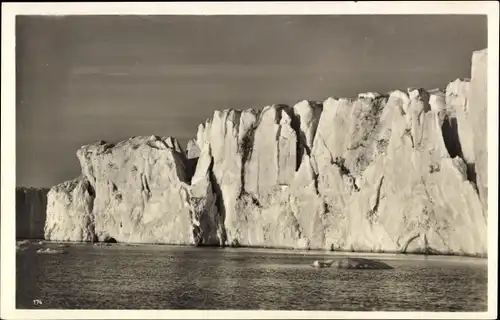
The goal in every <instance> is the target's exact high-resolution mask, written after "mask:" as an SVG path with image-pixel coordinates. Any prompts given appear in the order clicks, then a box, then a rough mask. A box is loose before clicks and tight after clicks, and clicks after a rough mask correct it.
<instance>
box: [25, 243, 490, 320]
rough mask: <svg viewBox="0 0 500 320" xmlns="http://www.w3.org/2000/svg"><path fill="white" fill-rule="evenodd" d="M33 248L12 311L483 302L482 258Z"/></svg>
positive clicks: (442, 307)
mask: <svg viewBox="0 0 500 320" xmlns="http://www.w3.org/2000/svg"><path fill="white" fill-rule="evenodd" d="M53 246H55V245H44V247H53ZM38 248H39V246H34V245H30V246H28V249H27V250H25V251H22V252H18V253H17V286H16V288H17V290H16V303H17V308H21V309H24V308H67V309H69V308H90V309H272V310H290V309H292V310H335V311H341V310H342V311H373V310H378V311H389V310H401V311H407V310H422V311H486V309H487V262H486V260H481V259H473V258H458V257H428V258H426V257H424V256H396V255H372V256H370V255H362V257H366V258H374V259H378V260H381V261H384V262H386V263H388V264H389V265H391V266H393V267H394V269H393V270H337V269H330V268H325V269H315V268H313V267H311V266H310V264H311V263H312V261H314V260H316V259H326V258H332V257H333V258H335V257H337V255H332V254H328V255H327V254H322V253H318V252H315V253H311V252H296V251H279V250H258V249H255V250H254V249H252V250H250V249H220V248H192V247H170V246H152V245H151V246H150V245H141V246H126V245H120V244H115V245H112V246H108V247H97V246H92V245H85V244H73V245H70V247H68V248H64V249H65V250H66V251H67V254H37V253H35V251H36V250H37V249H38ZM342 256H344V255H341V256H338V257H342ZM356 256H358V255H356ZM34 299H39V300H41V302H42V305H39V306H34V304H33V300H34Z"/></svg>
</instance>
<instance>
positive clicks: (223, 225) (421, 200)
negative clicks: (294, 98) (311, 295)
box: [45, 50, 487, 255]
mask: <svg viewBox="0 0 500 320" xmlns="http://www.w3.org/2000/svg"><path fill="white" fill-rule="evenodd" d="M486 54H487V53H486V50H483V51H480V52H476V53H474V56H473V59H472V62H473V64H472V77H471V80H470V81H469V80H456V81H454V82H451V83H450V84H449V85H448V86H447V88H446V90H444V91H440V90H431V91H426V90H423V89H419V88H410V89H408V90H407V91H399V90H396V91H393V92H390V93H388V94H378V93H364V94H360V95H359V96H358V97H357V98H355V99H345V98H329V99H327V100H326V101H324V102H322V103H317V102H310V101H301V102H299V103H297V104H296V105H295V106H293V107H289V106H285V105H271V106H267V107H265V108H263V109H262V110H252V109H248V110H243V111H240V110H232V109H229V110H223V111H215V113H214V115H213V117H212V118H211V119H208V120H207V121H206V122H205V123H203V124H200V126H199V127H198V132H197V136H196V139H194V140H192V141H190V142H189V144H188V148H187V152H184V151H183V150H182V149H181V147H180V146H179V144H178V142H177V141H176V140H175V139H173V138H166V137H157V136H151V137H134V138H131V139H129V140H127V141H122V142H120V143H118V144H116V145H114V144H109V143H106V142H99V143H94V144H90V145H86V146H83V147H82V148H80V149H79V150H78V151H77V157H78V159H79V161H80V165H81V168H82V174H81V176H80V177H79V178H77V179H75V180H73V181H69V182H65V183H63V184H60V185H58V186H55V187H53V188H52V189H51V190H50V192H49V194H48V199H49V200H48V207H47V220H46V224H45V238H46V239H48V240H73V241H96V240H99V241H105V240H107V239H111V238H113V239H115V240H117V241H122V242H147V243H168V244H196V245H233V246H263V247H288V248H310V249H329V250H342V251H345V250H348V251H371V252H382V251H385V252H387V251H390V252H427V253H447V254H471V255H485V254H486V251H487V234H486V219H487V215H486V212H487V207H486V203H487V200H486V199H487V198H486V192H487V161H486V157H487V149H486V125H485V123H486V108H487V106H486Z"/></svg>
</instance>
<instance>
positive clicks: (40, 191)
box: [16, 187, 49, 239]
mask: <svg viewBox="0 0 500 320" xmlns="http://www.w3.org/2000/svg"><path fill="white" fill-rule="evenodd" d="M47 192H49V189H47V188H23V187H18V188H16V238H17V239H43V237H44V232H43V228H44V225H45V214H46V210H47Z"/></svg>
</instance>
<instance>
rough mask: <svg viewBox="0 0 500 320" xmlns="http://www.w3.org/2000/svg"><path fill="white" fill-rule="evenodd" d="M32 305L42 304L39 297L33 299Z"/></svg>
mask: <svg viewBox="0 0 500 320" xmlns="http://www.w3.org/2000/svg"><path fill="white" fill-rule="evenodd" d="M33 305H35V306H41V305H42V300H40V299H35V300H33Z"/></svg>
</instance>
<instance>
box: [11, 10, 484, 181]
mask: <svg viewBox="0 0 500 320" xmlns="http://www.w3.org/2000/svg"><path fill="white" fill-rule="evenodd" d="M486 47H487V25H486V17H485V16H373V15H372V16H368V15H363V16H348V15H343V16H154V17H153V16H149V17H145V16H143V17H139V16H72V17H35V16H31V17H28V16H25V17H18V18H17V21H16V51H17V61H16V67H17V79H16V81H17V106H16V135H17V136H16V146H17V150H16V156H17V172H16V174H17V183H16V184H17V185H18V186H52V185H55V184H57V183H59V182H62V181H64V180H67V179H71V178H73V177H75V176H77V175H78V174H79V172H80V167H79V164H78V161H77V159H76V155H75V152H76V150H77V148H78V147H80V146H81V145H83V144H87V143H90V142H93V141H96V140H107V141H112V142H113V141H117V140H121V139H126V138H128V137H130V136H135V135H151V134H156V135H165V136H174V137H176V138H178V139H179V141H180V142H181V144H182V145H183V146H185V143H186V142H187V141H188V140H189V139H191V138H194V137H195V135H196V129H197V126H198V124H199V123H200V122H202V121H204V120H205V119H206V118H207V117H210V116H211V115H212V113H213V111H214V110H215V109H225V108H236V109H245V108H250V107H264V106H265V105H269V104H273V103H286V104H294V103H296V102H298V101H300V100H304V99H308V100H318V101H321V100H323V99H325V98H327V97H329V96H337V97H341V96H346V97H350V96H355V95H356V94H357V93H359V92H366V91H378V92H387V91H390V90H393V89H398V88H400V89H405V88H407V87H411V86H419V87H424V88H428V89H432V88H436V87H441V88H443V87H445V86H446V84H447V83H448V82H449V81H452V80H454V79H456V78H457V77H469V76H470V59H471V54H472V51H474V50H478V49H483V48H486Z"/></svg>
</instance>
